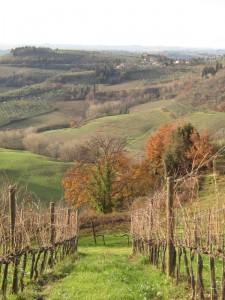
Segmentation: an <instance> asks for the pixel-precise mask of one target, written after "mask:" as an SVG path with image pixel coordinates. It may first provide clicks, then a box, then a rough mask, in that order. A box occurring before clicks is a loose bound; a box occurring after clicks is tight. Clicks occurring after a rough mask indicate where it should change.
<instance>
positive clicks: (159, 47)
mask: <svg viewBox="0 0 225 300" xmlns="http://www.w3.org/2000/svg"><path fill="white" fill-rule="evenodd" d="M16 47H46V48H47V47H49V48H51V49H56V48H59V49H65V50H67V49H68V50H72V49H74V50H76V48H79V49H82V48H84V50H85V48H90V49H91V48H93V49H94V48H107V49H112V50H114V49H115V48H118V50H122V49H126V48H130V49H131V48H137V51H138V48H139V49H143V50H144V49H153V50H154V49H155V50H156V51H161V50H162V51H163V50H164V51H166V50H168V51H173V50H174V51H175V50H187V51H188V50H209V51H218V50H224V51H225V47H224V48H222V47H221V48H219V47H197V46H187V47H185V46H177V45H174V46H167V45H141V44H124V45H120V44H111V45H106V44H72V43H71V44H65V43H40V44H39V43H38V44H35V43H0V50H10V49H12V48H16Z"/></svg>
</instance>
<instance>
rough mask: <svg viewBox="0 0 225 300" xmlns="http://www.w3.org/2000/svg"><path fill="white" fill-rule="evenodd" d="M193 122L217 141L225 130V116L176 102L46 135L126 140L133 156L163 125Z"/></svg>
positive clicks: (62, 138)
mask: <svg viewBox="0 0 225 300" xmlns="http://www.w3.org/2000/svg"><path fill="white" fill-rule="evenodd" d="M178 120H181V121H184V122H191V123H192V124H193V125H194V126H196V128H197V129H198V130H199V131H203V130H204V129H207V130H208V132H209V134H210V136H211V137H215V136H216V135H217V133H218V132H220V131H221V130H222V128H224V126H225V113H221V112H211V111H199V110H197V109H194V108H192V107H190V106H187V105H184V104H182V103H176V102H174V100H160V101H155V102H150V103H146V104H142V105H138V106H135V107H133V108H131V109H130V113H129V114H125V115H118V116H112V117H103V118H99V119H96V120H93V121H90V122H88V123H87V124H86V125H84V126H82V127H80V128H75V129H61V130H54V131H48V132H45V133H44V135H45V136H46V137H47V138H48V140H49V141H51V142H54V141H56V140H57V141H67V140H70V139H76V140H77V141H80V142H83V141H85V140H86V139H89V138H90V137H91V136H94V135H96V134H98V133H106V134H107V133H109V132H110V133H111V134H116V135H118V136H121V137H124V138H126V139H127V141H128V148H129V149H130V150H131V151H132V152H133V154H134V155H135V154H138V153H143V151H144V149H145V145H146V142H147V139H148V137H149V135H150V134H151V133H152V132H153V131H154V130H155V129H156V128H157V127H158V126H160V125H161V124H163V123H166V122H174V121H178Z"/></svg>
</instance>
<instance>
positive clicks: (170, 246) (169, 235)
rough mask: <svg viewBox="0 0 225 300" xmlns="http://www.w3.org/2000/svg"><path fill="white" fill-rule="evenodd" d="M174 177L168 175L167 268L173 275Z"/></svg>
mask: <svg viewBox="0 0 225 300" xmlns="http://www.w3.org/2000/svg"><path fill="white" fill-rule="evenodd" d="M173 193H174V178H173V177H167V205H166V211H167V265H166V266H167V268H166V273H167V276H168V277H171V276H172V274H173V270H174V255H175V248H174V211H173Z"/></svg>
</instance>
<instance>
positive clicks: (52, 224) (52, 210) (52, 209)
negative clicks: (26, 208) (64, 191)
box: [50, 202, 55, 244]
mask: <svg viewBox="0 0 225 300" xmlns="http://www.w3.org/2000/svg"><path fill="white" fill-rule="evenodd" d="M50 242H51V244H54V243H55V203H54V202H50Z"/></svg>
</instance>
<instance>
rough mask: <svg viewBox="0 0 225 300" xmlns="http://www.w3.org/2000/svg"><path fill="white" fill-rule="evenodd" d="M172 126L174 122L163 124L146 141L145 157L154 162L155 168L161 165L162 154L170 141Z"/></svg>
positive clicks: (173, 126)
mask: <svg viewBox="0 0 225 300" xmlns="http://www.w3.org/2000/svg"><path fill="white" fill-rule="evenodd" d="M174 128H175V125H174V124H163V125H162V126H160V128H159V129H158V130H157V131H156V133H155V134H154V135H153V136H151V137H150V138H149V140H148V142H147V146H146V157H147V159H148V160H150V161H152V162H154V167H155V168H161V167H162V166H163V161H162V156H163V153H164V152H165V150H166V149H167V147H168V145H170V144H171V143H172V133H173V130H174Z"/></svg>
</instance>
